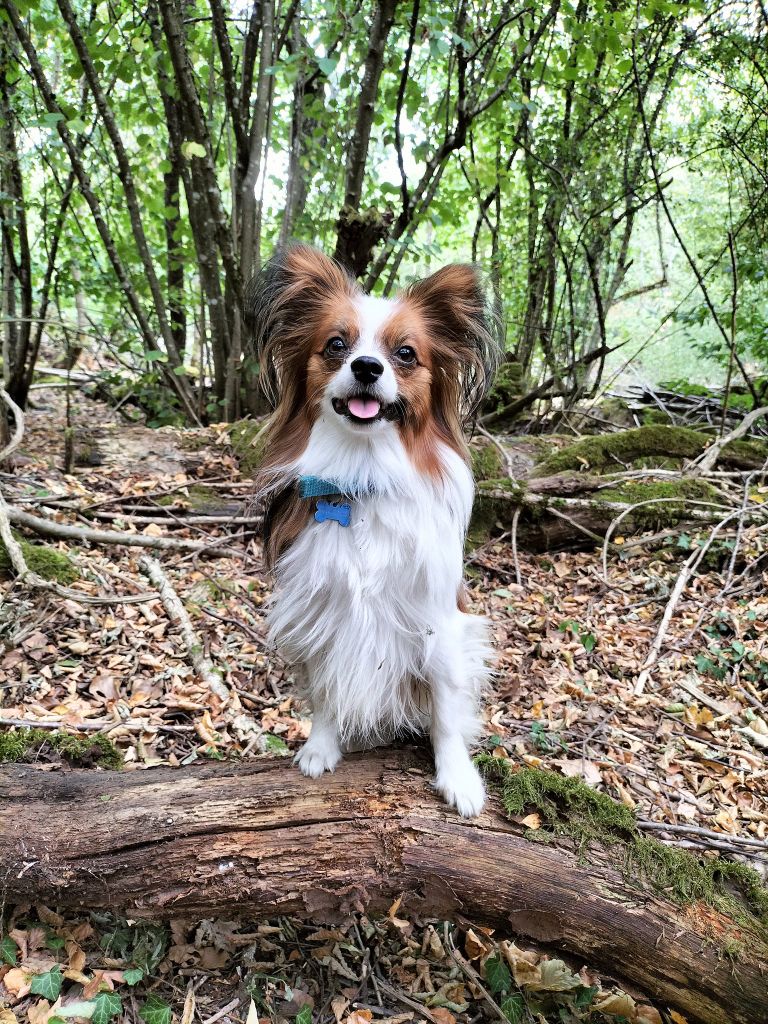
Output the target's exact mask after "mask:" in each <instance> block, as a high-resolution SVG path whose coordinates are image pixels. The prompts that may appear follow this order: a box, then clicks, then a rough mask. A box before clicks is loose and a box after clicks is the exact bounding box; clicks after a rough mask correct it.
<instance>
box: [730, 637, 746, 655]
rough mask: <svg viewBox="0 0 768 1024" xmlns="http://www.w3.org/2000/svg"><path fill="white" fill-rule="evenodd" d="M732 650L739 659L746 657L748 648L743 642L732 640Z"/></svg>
mask: <svg viewBox="0 0 768 1024" xmlns="http://www.w3.org/2000/svg"><path fill="white" fill-rule="evenodd" d="M731 650H732V651H733V653H734V654H735V655H736V657H737V658H743V657H744V653H745V651H746V647H745V646H744V644H743V643H742V642H741V640H732V641H731Z"/></svg>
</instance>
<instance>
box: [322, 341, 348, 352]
mask: <svg viewBox="0 0 768 1024" xmlns="http://www.w3.org/2000/svg"><path fill="white" fill-rule="evenodd" d="M346 351H347V343H346V341H344V339H343V338H339V337H336V338H331V339H330V340H329V341H327V342H326V343H325V354H326V355H327V356H341V355H344V353H345V352H346Z"/></svg>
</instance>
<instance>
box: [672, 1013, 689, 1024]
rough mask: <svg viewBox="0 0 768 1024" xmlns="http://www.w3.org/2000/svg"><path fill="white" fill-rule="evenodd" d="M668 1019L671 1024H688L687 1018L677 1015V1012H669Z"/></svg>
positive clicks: (680, 1014)
mask: <svg viewBox="0 0 768 1024" xmlns="http://www.w3.org/2000/svg"><path fill="white" fill-rule="evenodd" d="M669 1019H670V1020H671V1021H672V1022H673V1024H688V1018H687V1017H684V1016H683V1015H682V1013H678V1012H677V1010H670V1011H669Z"/></svg>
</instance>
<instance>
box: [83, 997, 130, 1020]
mask: <svg viewBox="0 0 768 1024" xmlns="http://www.w3.org/2000/svg"><path fill="white" fill-rule="evenodd" d="M94 1001H95V1003H96V1005H95V1007H94V1010H93V1014H92V1015H91V1020H92V1021H93V1024H109V1021H111V1020H112V1018H113V1017H115V1016H116V1015H117V1014H118V1013H120V1011H121V1010H122V1008H123V1004H122V1001H121V999H120V996H119V995H118V994H117V992H99V994H98V995H97V996H96V999H95V1000H94Z"/></svg>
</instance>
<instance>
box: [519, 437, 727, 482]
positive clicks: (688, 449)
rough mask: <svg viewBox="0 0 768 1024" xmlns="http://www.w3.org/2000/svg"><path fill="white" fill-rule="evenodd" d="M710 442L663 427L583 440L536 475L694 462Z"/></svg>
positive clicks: (550, 459) (554, 457)
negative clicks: (647, 462)
mask: <svg viewBox="0 0 768 1024" xmlns="http://www.w3.org/2000/svg"><path fill="white" fill-rule="evenodd" d="M708 441H709V438H708V437H707V435H706V434H702V433H701V432H700V431H697V430H690V429H688V427H668V426H663V425H661V424H654V425H652V426H645V427H637V428H636V429H635V430H621V431H619V432H617V433H615V434H602V435H599V436H597V437H583V438H581V440H579V441H576V442H575V444H570V445H568V447H566V448H563V449H562V450H561V451H559V452H556V453H555V454H554V455H550V456H549V457H548V458H546V459H545V460H544V461H543V462H541V463H539V465H538V466H537V467H536V470H535V473H534V475H535V476H549V475H551V474H553V473H563V472H565V471H566V470H569V469H581V470H584V469H589V470H590V471H595V470H600V469H609V470H616V469H621V467H622V466H626V465H629V464H630V463H633V462H635V461H636V460H638V459H648V458H653V457H666V458H675V459H693V458H695V457H696V456H697V455H699V454H700V452H702V451H703V450H704V447H705V446H706V444H707V442H708Z"/></svg>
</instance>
